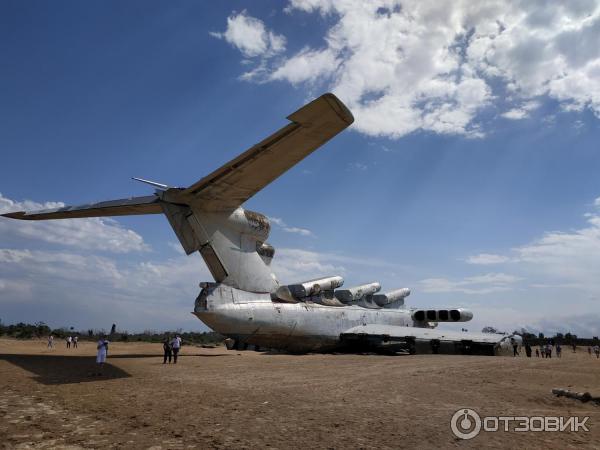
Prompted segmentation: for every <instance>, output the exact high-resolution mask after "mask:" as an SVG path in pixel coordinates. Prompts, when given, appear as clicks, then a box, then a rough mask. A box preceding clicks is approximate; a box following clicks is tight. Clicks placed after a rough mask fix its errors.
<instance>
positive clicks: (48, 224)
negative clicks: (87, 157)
mask: <svg viewBox="0 0 600 450" xmlns="http://www.w3.org/2000/svg"><path fill="white" fill-rule="evenodd" d="M63 206H65V205H64V203H60V202H46V203H36V202H32V201H29V200H25V201H23V202H17V201H14V200H11V199H9V198H6V197H4V196H3V195H2V194H0V214H3V213H7V212H13V211H31V210H39V209H51V208H60V207H63ZM0 234H2V236H3V237H4V238H5V240H6V239H7V238H10V237H13V238H14V237H19V238H26V239H37V240H41V241H44V242H48V243H52V244H60V245H66V246H71V247H77V248H80V249H87V250H103V251H109V252H115V253H128V252H136V251H137V252H139V251H147V250H149V246H148V245H147V244H146V243H145V242H144V240H143V238H142V237H141V236H140V235H139V234H137V233H136V232H135V231H133V230H129V229H126V228H123V227H122V226H121V225H120V224H119V223H118V222H117V221H115V220H113V219H110V218H104V217H102V218H100V217H94V218H89V219H73V220H48V221H21V220H13V219H7V218H1V219H0Z"/></svg>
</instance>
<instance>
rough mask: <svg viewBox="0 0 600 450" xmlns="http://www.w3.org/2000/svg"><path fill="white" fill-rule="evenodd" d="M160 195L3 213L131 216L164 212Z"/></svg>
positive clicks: (28, 216)
mask: <svg viewBox="0 0 600 450" xmlns="http://www.w3.org/2000/svg"><path fill="white" fill-rule="evenodd" d="M162 212H163V211H162V208H161V207H160V204H159V200H158V197H156V196H155V195H149V196H146V197H131V198H124V199H120V200H109V201H107V202H100V203H90V204H88V205H80V206H63V207H62V208H55V209H44V210H39V211H29V212H25V211H17V212H11V213H6V214H2V216H4V217H10V218H11V219H21V220H47V219H75V218H82V217H103V216H131V215H138V214H160V213H162Z"/></svg>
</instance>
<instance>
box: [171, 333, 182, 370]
mask: <svg viewBox="0 0 600 450" xmlns="http://www.w3.org/2000/svg"><path fill="white" fill-rule="evenodd" d="M171 348H172V349H173V364H177V354H178V353H179V349H180V348H181V338H180V337H179V336H178V335H177V336H175V337H174V338H173V340H172V341H171Z"/></svg>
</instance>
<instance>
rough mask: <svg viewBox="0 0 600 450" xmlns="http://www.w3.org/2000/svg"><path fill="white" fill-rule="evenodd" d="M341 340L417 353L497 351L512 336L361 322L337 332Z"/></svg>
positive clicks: (495, 352) (363, 345) (351, 343)
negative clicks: (339, 332) (409, 350)
mask: <svg viewBox="0 0 600 450" xmlns="http://www.w3.org/2000/svg"><path fill="white" fill-rule="evenodd" d="M340 338H341V339H342V341H343V342H345V343H347V344H349V345H354V346H361V347H371V348H379V349H384V348H386V347H390V348H393V347H394V346H396V347H398V348H407V349H409V348H410V349H411V350H414V351H416V353H449V354H454V353H463V354H471V353H473V354H486V355H487V354H499V352H500V350H503V351H506V350H508V349H509V347H510V338H511V336H508V335H502V334H495V333H472V332H466V331H449V330H438V329H434V328H419V327H403V326H399V325H376V324H371V325H362V326H357V327H353V328H350V329H349V330H346V331H345V332H344V333H342V334H341V335H340Z"/></svg>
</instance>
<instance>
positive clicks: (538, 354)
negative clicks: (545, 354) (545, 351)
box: [535, 348, 540, 358]
mask: <svg viewBox="0 0 600 450" xmlns="http://www.w3.org/2000/svg"><path fill="white" fill-rule="evenodd" d="M535 357H536V358H539V357H540V350H539V349H537V348H536V349H535Z"/></svg>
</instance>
